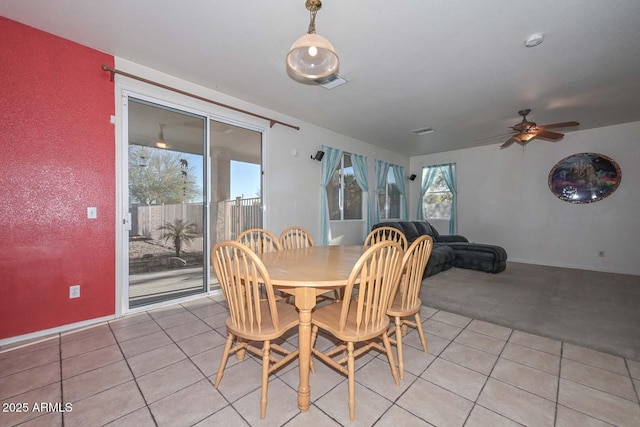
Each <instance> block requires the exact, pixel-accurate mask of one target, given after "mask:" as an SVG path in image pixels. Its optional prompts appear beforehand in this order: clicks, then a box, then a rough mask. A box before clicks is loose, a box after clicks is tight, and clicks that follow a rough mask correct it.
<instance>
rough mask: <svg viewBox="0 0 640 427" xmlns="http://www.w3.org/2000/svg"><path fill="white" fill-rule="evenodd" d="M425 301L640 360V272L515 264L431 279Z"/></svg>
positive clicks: (455, 270)
mask: <svg viewBox="0 0 640 427" xmlns="http://www.w3.org/2000/svg"><path fill="white" fill-rule="evenodd" d="M420 298H421V300H422V303H423V305H426V306H429V307H433V308H437V309H441V310H446V311H450V312H452V313H457V314H461V315H464V316H468V317H472V318H474V319H479V320H484V321H487V322H492V323H496V324H498V325H502V326H508V327H510V328H514V329H518V330H521V331H524V332H529V333H533V334H537V335H542V336H545V337H549V338H553V339H557V340H560V341H564V342H568V343H572V344H576V345H581V346H584V347H588V348H591V349H594V350H599V351H604V352H607V353H611V354H615V355H618V356H623V357H626V358H629V359H634V360H639V361H640V276H632V275H624V274H613V273H603V272H596V271H588V270H576V269H568V268H559V267H549V266H541V265H534V264H523V263H515V262H509V263H508V265H507V269H506V270H505V271H504V272H502V273H499V274H489V273H484V272H479V271H474V270H466V269H459V268H452V269H450V270H447V271H445V272H442V273H438V274H436V275H435V276H431V277H428V278H426V279H424V281H423V284H422V289H421V292H420Z"/></svg>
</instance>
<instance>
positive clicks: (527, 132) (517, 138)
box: [500, 108, 580, 149]
mask: <svg viewBox="0 0 640 427" xmlns="http://www.w3.org/2000/svg"><path fill="white" fill-rule="evenodd" d="M530 112H531V109H529V108H527V109H524V110H520V111H518V114H519V115H521V116H522V121H521V122H520V123H518V124H517V125H515V126H512V127H511V129H513V132H514V133H513V134H512V135H511V137H510V138H509V139H507V141H506V142H505V143H504V144H502V145H501V146H500V149H503V148H507V147H508V146H510V145H511V144H513V143H514V142H517V143H518V144H520V145H522V146H524V145H525V144H527V143H528V142H529V141H531V140H532V139H533V138H542V139H547V140H550V141H553V142H555V141H559V140H561V139H562V138H563V137H564V134H562V133H559V132H552V131H549V130H547V129H558V128H567V127H572V126H579V125H580V123H578V122H562V123H552V124H548V125H538V124H537V123H535V122H530V121H529V120H527V114H529V113H530Z"/></svg>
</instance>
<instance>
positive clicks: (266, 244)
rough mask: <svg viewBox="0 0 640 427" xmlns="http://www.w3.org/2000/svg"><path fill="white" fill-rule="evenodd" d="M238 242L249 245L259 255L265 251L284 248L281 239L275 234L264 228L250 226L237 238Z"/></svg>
mask: <svg viewBox="0 0 640 427" xmlns="http://www.w3.org/2000/svg"><path fill="white" fill-rule="evenodd" d="M236 241H237V242H240V243H242V244H243V245H245V246H247V247H249V248H250V249H251V250H252V251H253V252H255V253H256V254H258V255H261V254H263V253H264V252H275V251H280V250H282V246H280V241H279V240H278V238H277V237H276V235H275V234H273V233H272V232H270V231H269V230H265V229H264V228H250V229H249V230H245V231H243V232H242V233H240V235H239V236H238V238H237V239H236Z"/></svg>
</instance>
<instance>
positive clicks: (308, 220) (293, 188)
mask: <svg viewBox="0 0 640 427" xmlns="http://www.w3.org/2000/svg"><path fill="white" fill-rule="evenodd" d="M319 89H320V88H319ZM323 90H324V89H323ZM292 120H295V119H292ZM297 123H298V124H300V127H301V128H300V130H299V131H292V130H290V129H288V128H283V127H279V126H274V127H273V128H272V129H271V131H270V134H269V139H270V141H269V150H268V158H267V159H266V164H267V165H268V170H267V172H266V175H267V183H266V188H268V192H269V195H268V199H267V200H268V202H269V204H270V205H269V206H268V207H267V211H268V213H269V218H268V223H269V228H270V229H272V230H275V231H277V232H280V231H281V230H283V229H284V228H286V227H289V226H291V225H300V226H302V227H305V228H307V229H308V230H309V231H310V232H311V233H312V234H313V237H314V239H315V240H316V241H319V239H320V191H321V186H320V172H321V163H320V162H318V161H315V160H311V158H310V156H311V155H312V154H315V153H316V151H317V150H319V149H321V146H322V145H325V146H330V147H333V148H339V149H341V150H344V151H346V152H350V153H356V154H361V155H364V156H366V157H367V161H368V162H367V172H368V175H369V189H370V193H373V188H374V185H373V183H374V160H375V159H379V160H384V161H387V162H390V163H393V164H397V165H400V166H404V167H405V170H408V166H409V158H408V157H406V156H403V155H400V154H397V153H392V152H390V151H388V150H384V149H382V148H379V147H376V146H373V145H371V144H368V143H365V142H362V141H359V140H356V139H353V138H349V137H347V136H344V135H341V134H338V133H335V132H332V131H329V130H327V129H324V128H321V127H317V126H314V125H311V124H308V123H302V122H297ZM293 150H297V153H298V155H297V156H294V155H293V154H292V153H293V152H294V151H293ZM331 232H332V239H331V241H330V244H362V242H363V241H364V237H365V234H364V233H365V221H364V220H363V221H343V222H332V224H331Z"/></svg>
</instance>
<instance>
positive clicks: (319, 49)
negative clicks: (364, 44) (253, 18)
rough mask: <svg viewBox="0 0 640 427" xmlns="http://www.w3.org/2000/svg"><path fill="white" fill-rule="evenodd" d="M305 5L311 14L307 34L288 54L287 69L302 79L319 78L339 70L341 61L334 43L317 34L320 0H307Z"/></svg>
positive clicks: (294, 44) (295, 43)
mask: <svg viewBox="0 0 640 427" xmlns="http://www.w3.org/2000/svg"><path fill="white" fill-rule="evenodd" d="M305 7H306V8H307V10H308V11H309V12H310V14H311V20H310V22H309V30H308V32H307V34H305V35H304V36H302V37H300V38H299V39H298V40H296V41H295V42H294V43H293V45H292V46H291V49H290V50H289V53H288V54H287V60H286V62H287V71H288V72H289V74H290V75H292V76H293V77H295V78H296V79H300V80H309V81H312V80H317V79H323V78H325V77H328V76H330V75H332V74H335V73H337V72H338V67H339V65H340V61H339V59H338V54H337V53H336V51H335V49H334V47H333V45H332V44H331V43H330V42H329V40H327V39H326V38H324V37H322V36H320V35H318V34H316V13H318V10H320V8H321V7H322V2H321V1H320V0H307V1H306V2H305Z"/></svg>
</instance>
